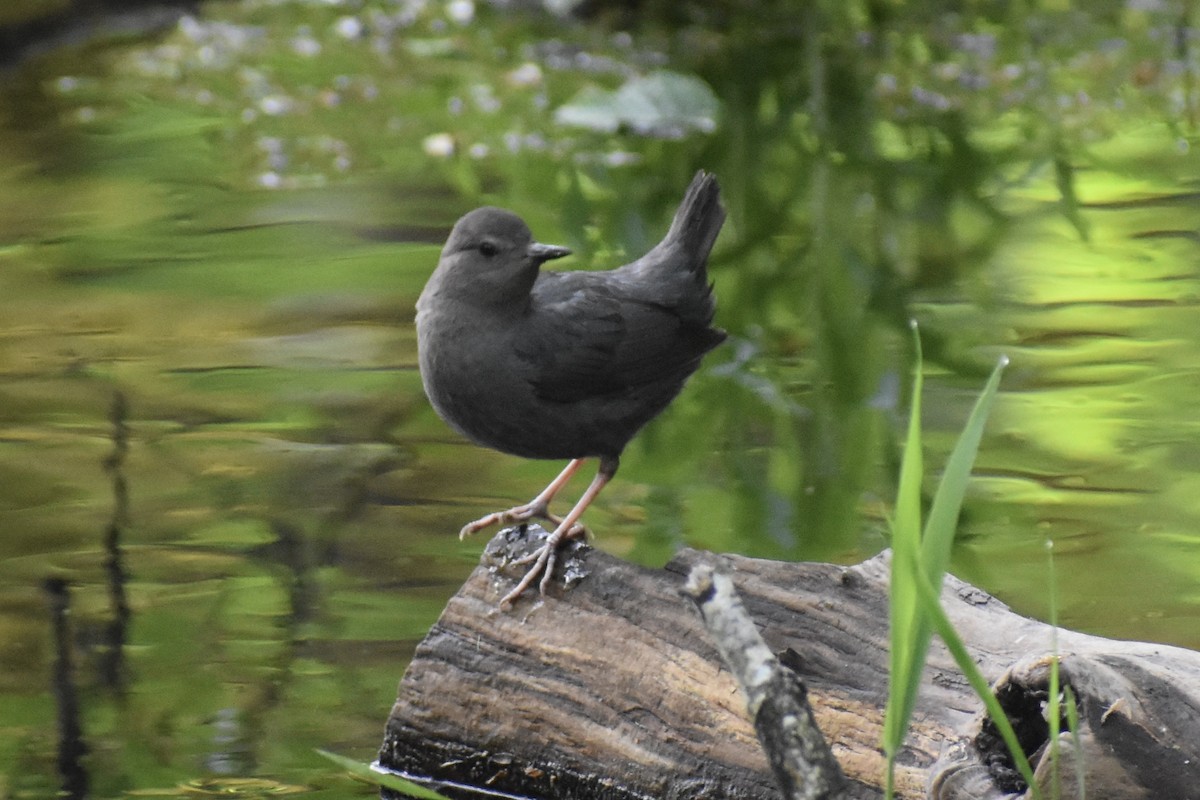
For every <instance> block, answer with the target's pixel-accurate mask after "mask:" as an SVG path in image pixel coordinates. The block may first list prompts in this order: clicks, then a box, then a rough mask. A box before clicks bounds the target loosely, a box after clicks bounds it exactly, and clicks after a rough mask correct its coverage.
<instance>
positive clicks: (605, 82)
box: [0, 0, 1200, 797]
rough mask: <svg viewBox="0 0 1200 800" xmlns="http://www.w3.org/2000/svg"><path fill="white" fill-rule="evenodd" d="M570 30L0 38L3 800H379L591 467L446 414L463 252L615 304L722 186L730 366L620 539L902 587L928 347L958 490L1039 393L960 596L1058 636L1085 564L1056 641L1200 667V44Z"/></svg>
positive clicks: (599, 511)
mask: <svg viewBox="0 0 1200 800" xmlns="http://www.w3.org/2000/svg"><path fill="white" fill-rule="evenodd" d="M550 5H553V6H554V7H553V8H543V7H541V6H539V5H537V4H536V3H533V2H526V3H519V2H511V3H499V2H497V3H494V4H493V3H488V2H482V1H480V2H472V0H452V1H451V2H440V1H439V2H433V1H430V2H423V1H421V0H223V1H221V2H207V3H196V4H188V6H187V7H186V8H171V7H163V6H159V5H154V4H146V3H130V2H125V3H122V2H119V0H108V2H107V3H86V4H75V3H72V2H70V0H61V2H53V1H52V0H24V2H16V3H13V2H6V3H5V4H4V7H3V10H2V11H0V26H2V30H0V60H2V61H3V62H4V63H5V65H6V66H5V67H4V68H3V72H0V709H2V710H0V796H4V797H45V796H50V795H52V794H53V793H54V792H55V791H56V790H58V789H60V788H61V789H64V790H66V792H67V793H68V794H70V795H74V796H82V793H83V791H84V790H85V787H90V790H91V793H92V794H93V795H95V796H103V797H117V796H128V795H132V794H137V795H138V796H150V797H182V796H194V795H196V794H206V793H216V792H221V793H233V794H239V793H240V794H247V795H252V796H262V795H266V794H286V793H292V792H305V793H308V794H311V795H317V794H322V793H323V794H327V795H329V796H338V797H343V796H347V795H355V796H370V795H372V794H373V790H371V789H370V788H368V787H359V786H355V785H353V784H351V783H349V782H348V781H347V780H346V779H344V778H343V777H341V776H340V775H339V774H338V771H337V770H336V769H335V768H332V767H331V766H330V765H329V764H327V763H325V762H323V761H322V760H321V759H320V758H319V757H318V756H316V755H315V754H314V753H313V748H315V747H323V748H327V749H331V750H335V751H338V752H341V753H344V754H346V755H351V756H354V757H356V758H359V759H362V760H370V759H371V758H373V756H374V750H375V748H376V747H377V745H378V741H379V739H380V736H381V733H382V728H383V723H384V720H385V718H386V715H387V712H388V710H389V708H390V704H391V702H392V700H393V699H394V697H395V687H396V683H397V681H398V680H399V678H400V676H401V674H402V672H403V669H404V665H405V663H406V660H407V658H408V657H409V656H410V655H411V652H412V649H413V647H414V646H415V645H416V643H417V642H418V641H419V640H420V638H421V636H422V635H423V634H424V632H425V631H426V629H427V628H428V626H429V625H430V624H431V623H432V622H433V621H434V619H435V618H436V616H437V613H438V611H439V610H440V608H441V607H442V605H443V604H444V603H445V601H446V600H447V599H448V597H449V596H450V595H451V594H452V593H453V592H454V591H455V589H456V588H457V587H458V585H459V584H460V583H461V582H462V581H463V580H464V579H465V577H466V576H467V574H468V573H469V572H470V570H471V569H472V568H473V566H474V565H475V563H476V562H477V559H478V554H479V552H480V550H481V549H482V546H483V543H484V540H482V539H480V540H476V541H469V542H466V543H460V542H459V541H458V539H457V538H456V536H455V534H456V533H457V531H458V529H459V527H460V526H461V525H462V524H463V523H464V522H465V521H467V520H470V519H473V518H475V517H476V516H478V515H480V514H482V513H484V512H487V511H491V510H495V509H496V508H500V507H507V506H508V505H511V504H513V503H516V502H523V501H525V500H528V499H529V498H530V497H531V496H532V494H533V493H534V492H535V491H536V490H538V489H539V488H541V486H542V485H544V483H545V482H546V481H548V480H549V479H550V478H551V477H552V476H553V475H554V474H556V472H557V471H558V470H559V469H560V468H561V466H562V465H561V464H558V463H538V462H523V461H520V460H518V459H513V458H509V457H506V456H502V455H499V454H496V453H492V452H489V451H485V450H482V449H480V448H477V447H474V446H471V445H469V444H467V443H465V442H463V441H462V440H460V439H458V438H457V437H456V436H455V435H453V434H452V433H451V432H450V431H449V430H448V429H447V428H446V427H445V426H444V425H443V424H442V423H441V422H440V421H439V420H438V419H437V418H436V416H435V415H434V414H433V412H432V411H431V409H430V408H429V406H428V404H427V403H426V402H425V400H424V397H423V395H422V393H421V389H420V379H419V376H418V374H417V369H416V352H415V341H414V334H413V326H412V320H413V313H414V312H413V303H414V301H415V300H416V297H417V295H418V293H419V292H420V289H421V287H422V285H423V284H424V281H425V279H426V278H427V276H428V274H429V272H430V271H431V270H432V268H433V265H434V264H435V262H436V259H437V254H438V251H439V249H440V244H441V242H442V240H443V239H444V237H445V234H446V233H447V231H448V229H449V226H450V225H451V224H452V223H453V222H454V220H455V219H456V218H457V217H458V216H459V215H460V214H461V213H463V212H465V211H467V210H469V209H470V208H473V207H475V206H477V205H481V204H484V203H492V204H497V205H502V206H505V207H508V208H512V209H514V210H516V211H518V212H519V213H520V214H522V215H523V216H524V217H525V218H526V219H527V220H528V221H529V223H530V225H531V227H532V228H533V231H534V233H535V236H537V238H538V239H539V240H541V241H544V242H552V243H558V244H564V245H568V246H570V247H571V248H573V249H574V250H575V255H574V256H573V257H572V258H571V259H568V260H567V261H565V262H556V263H555V264H554V265H553V266H555V267H558V266H560V264H561V267H562V268H574V269H580V268H608V267H611V266H613V265H615V264H618V263H623V262H624V261H625V260H628V259H630V258H631V257H634V256H637V255H640V254H641V253H642V252H644V250H646V249H647V248H648V247H649V246H651V245H652V244H653V243H654V242H656V241H657V239H658V238H659V237H660V236H661V235H662V233H663V232H664V231H665V229H666V226H667V223H668V222H669V220H670V216H671V213H672V212H673V210H674V207H675V205H676V204H677V202H678V200H679V198H680V197H681V195H682V192H683V189H684V188H685V187H686V185H687V183H688V181H689V179H690V178H691V176H692V174H693V173H694V171H695V170H696V169H697V168H705V169H709V170H712V171H714V172H715V173H716V174H717V175H718V177H719V178H720V180H721V183H722V186H723V188H724V197H725V203H726V205H727V206H728V208H729V212H730V214H729V221H728V223H727V225H726V228H725V231H724V233H723V234H722V237H721V239H720V240H719V242H718V244H717V249H716V253H715V256H714V259H713V263H712V266H711V274H712V276H713V278H714V280H715V282H716V290H717V295H718V297H719V309H718V323H719V324H720V325H722V326H723V327H725V328H726V329H727V330H728V331H729V333H730V341H729V343H728V344H726V345H724V346H722V347H721V348H720V349H718V350H717V351H716V352H714V353H713V354H712V355H710V356H709V358H708V359H707V360H706V362H705V366H704V368H703V369H702V371H701V372H700V373H699V374H698V375H697V376H696V377H695V378H694V379H693V380H692V381H691V383H690V384H689V386H688V388H687V389H686V390H685V392H684V394H683V395H682V396H681V398H680V399H679V400H678V401H677V402H676V403H675V404H674V405H673V406H672V407H671V409H670V410H669V411H668V412H667V413H666V414H664V415H663V416H662V417H661V418H660V419H659V420H657V421H655V422H654V423H653V424H652V425H651V426H650V427H649V428H648V429H647V430H646V431H645V432H644V433H643V434H642V435H641V436H640V437H639V438H638V439H637V440H635V442H634V443H633V444H632V445H631V446H630V448H629V450H627V451H626V457H625V458H624V460H623V463H622V469H621V473H620V475H619V476H618V479H617V480H616V481H615V482H614V483H613V485H612V486H611V487H609V489H607V490H606V491H605V493H604V494H603V495H602V497H601V500H600V501H599V503H598V504H597V506H595V507H594V508H593V510H591V511H589V513H588V517H587V521H588V523H589V525H590V527H591V528H592V530H593V531H594V532H595V533H596V534H597V540H596V544H597V545H598V546H600V547H602V548H604V549H606V550H609V551H611V552H614V553H617V554H619V555H621V556H624V557H628V558H632V559H635V560H637V561H639V562H641V563H644V564H649V565H660V564H662V563H663V562H664V561H665V560H666V559H667V558H669V557H670V555H671V553H672V552H673V551H674V550H675V549H676V548H678V547H679V546H681V545H683V544H688V545H691V546H694V547H705V548H712V549H716V550H721V551H733V552H738V553H745V554H750V555H757V556H764V557H770V558H786V559H808V560H816V559H829V560H836V561H839V562H845V563H853V562H855V561H858V560H861V559H863V558H865V557H868V556H870V555H873V554H874V553H876V552H878V551H879V550H880V549H882V548H883V547H885V546H886V538H885V534H886V530H887V524H886V519H887V516H888V514H889V508H890V503H891V499H892V491H893V489H892V487H893V485H894V481H895V470H896V464H897V460H898V456H899V452H898V449H897V444H896V443H897V441H898V439H899V436H900V434H901V432H902V430H903V425H904V415H905V409H906V407H907V402H908V398H907V396H906V394H907V391H908V385H909V374H910V370H911V367H912V363H913V360H912V358H913V348H912V341H911V336H910V333H909V330H908V321H909V320H910V319H916V320H918V321H919V323H920V329H921V335H922V340H923V346H924V351H925V358H926V361H925V370H926V376H927V380H926V400H925V406H924V407H925V410H926V414H927V419H926V425H927V431H928V435H927V462H926V464H927V467H928V470H929V485H930V486H932V485H933V481H934V480H936V474H937V469H938V467H939V465H940V464H941V463H942V461H943V460H944V457H945V455H946V453H947V451H948V450H949V447H950V446H951V444H952V442H953V438H954V436H955V435H956V433H957V430H958V428H959V427H960V426H961V424H962V423H963V421H964V419H965V416H966V413H967V410H968V409H969V407H970V404H971V403H972V402H973V398H974V396H975V394H976V392H977V391H978V390H979V388H980V387H981V386H982V384H983V381H984V379H985V377H986V375H987V374H988V372H989V371H990V370H991V368H992V366H993V365H994V364H995V362H996V360H997V359H998V358H999V357H1000V356H1001V354H1007V355H1008V356H1009V357H1010V358H1011V359H1012V366H1010V367H1009V369H1008V371H1007V373H1006V375H1005V379H1004V384H1003V391H1002V394H1001V397H1000V399H999V401H998V403H997V406H996V410H995V412H994V414H993V416H992V418H991V420H990V422H989V425H988V433H987V436H986V438H985V440H984V444H983V448H982V451H981V454H980V458H979V461H978V464H977V469H976V479H975V480H974V482H973V483H972V487H971V491H970V494H969V497H968V504H967V508H966V511H965V513H964V517H963V521H962V528H961V532H960V539H959V544H958V547H957V550H956V554H955V559H954V563H953V571H954V572H955V573H956V574H958V575H959V576H960V577H963V578H965V579H968V580H970V581H973V582H975V583H977V584H979V585H980V586H982V587H984V588H985V589H987V590H988V591H991V592H993V593H996V594H998V595H999V596H1000V597H1001V598H1002V599H1004V600H1005V601H1006V602H1008V603H1010V604H1011V605H1013V606H1014V607H1015V608H1016V609H1017V610H1018V611H1020V612H1022V613H1027V614H1032V615H1036V616H1041V617H1043V618H1044V617H1046V616H1047V615H1048V614H1049V609H1050V607H1051V604H1052V602H1053V601H1054V600H1055V598H1052V597H1051V594H1050V591H1049V589H1048V585H1047V581H1048V575H1049V572H1048V569H1049V567H1048V548H1047V544H1048V543H1053V553H1054V558H1055V561H1054V563H1055V569H1056V574H1057V583H1058V586H1059V590H1060V592H1059V596H1058V597H1057V599H1056V601H1057V606H1058V609H1059V617H1060V621H1061V622H1062V623H1063V624H1065V625H1068V626H1070V627H1073V628H1079V629H1082V630H1086V631H1090V632H1094V633H1098V634H1103V635H1106V636H1117V637H1131V638H1141V639H1150V640H1154V641H1160V642H1166V643H1173V644H1180V645H1184V646H1191V647H1200V633H1198V631H1200V626H1198V625H1197V616H1198V613H1200V593H1198V591H1197V576H1198V575H1200V532H1198V531H1197V527H1198V524H1197V523H1198V522H1200V423H1198V421H1197V409H1198V408H1200V400H1198V397H1200V395H1198V391H1200V309H1198V308H1197V303H1198V300H1200V259H1198V252H1197V240H1198V234H1197V230H1198V228H1200V202H1198V200H1200V194H1198V189H1200V186H1198V183H1197V179H1198V178H1200V155H1198V154H1194V153H1192V152H1191V146H1192V144H1193V143H1195V142H1197V130H1198V129H1197V114H1198V113H1200V111H1198V110H1200V87H1198V85H1197V75H1198V73H1200V53H1198V52H1197V28H1196V27H1195V26H1196V24H1197V19H1196V13H1197V12H1196V10H1195V8H1194V6H1195V4H1194V3H1192V2H1190V0H1176V1H1174V2H1171V1H1170V0H1162V1H1161V2H1135V0H1128V2H1117V1H1116V0H1109V1H1108V2H1099V3H1087V4H1086V8H1087V10H1086V11H1085V10H1082V7H1083V6H1084V5H1085V4H1083V3H1080V4H1079V6H1080V7H1081V8H1074V7H1073V6H1072V4H1071V3H1069V2H1066V0H1063V1H1062V2H1049V3H1045V4H1040V5H1037V6H1036V9H1035V6H1034V5H1027V4H1019V3H988V2H979V3H971V4H958V3H949V2H937V1H936V0H930V1H929V2H914V3H904V4H900V3H891V2H886V1H885V0H877V1H876V2H869V1H865V0H864V1H860V2H849V3H846V2H842V1H841V0H827V2H812V3H806V2H800V0H795V1H794V2H784V0H776V1H775V2H772V1H771V0H763V1H762V2H750V1H749V0H744V1H742V2H739V1H738V0H726V1H725V2H717V3H701V2H695V3H686V2H685V3H675V2H656V1H655V0H647V1H646V2H642V3H637V2H627V3H612V4H605V3H590V2H588V3H584V4H582V5H575V6H574V7H570V6H572V4H571V3H570V2H569V0H566V1H565V2H559V3H555V4H551V3H549V2H547V6H550ZM963 6H965V8H963ZM584 484H585V480H584V479H583V478H582V477H581V478H580V479H579V481H578V482H577V485H574V486H572V488H571V490H570V491H569V492H568V495H569V497H568V496H564V502H570V501H571V500H573V499H574V497H575V496H576V495H577V494H578V492H579V491H582V488H583V486H584ZM68 609H69V613H67V610H68ZM56 641H57V642H59V643H62V644H65V645H69V647H68V648H66V651H67V652H69V653H70V655H71V659H72V661H71V662H70V663H67V662H63V661H61V660H60V658H59V657H58V656H56V653H57V652H59V649H60V648H57V647H56ZM464 707H465V708H466V710H467V711H468V712H469V707H470V701H469V698H464ZM59 714H61V715H62V717H61V720H60V719H59V717H58V716H57V715H59ZM60 732H61V733H62V735H60Z"/></svg>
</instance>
